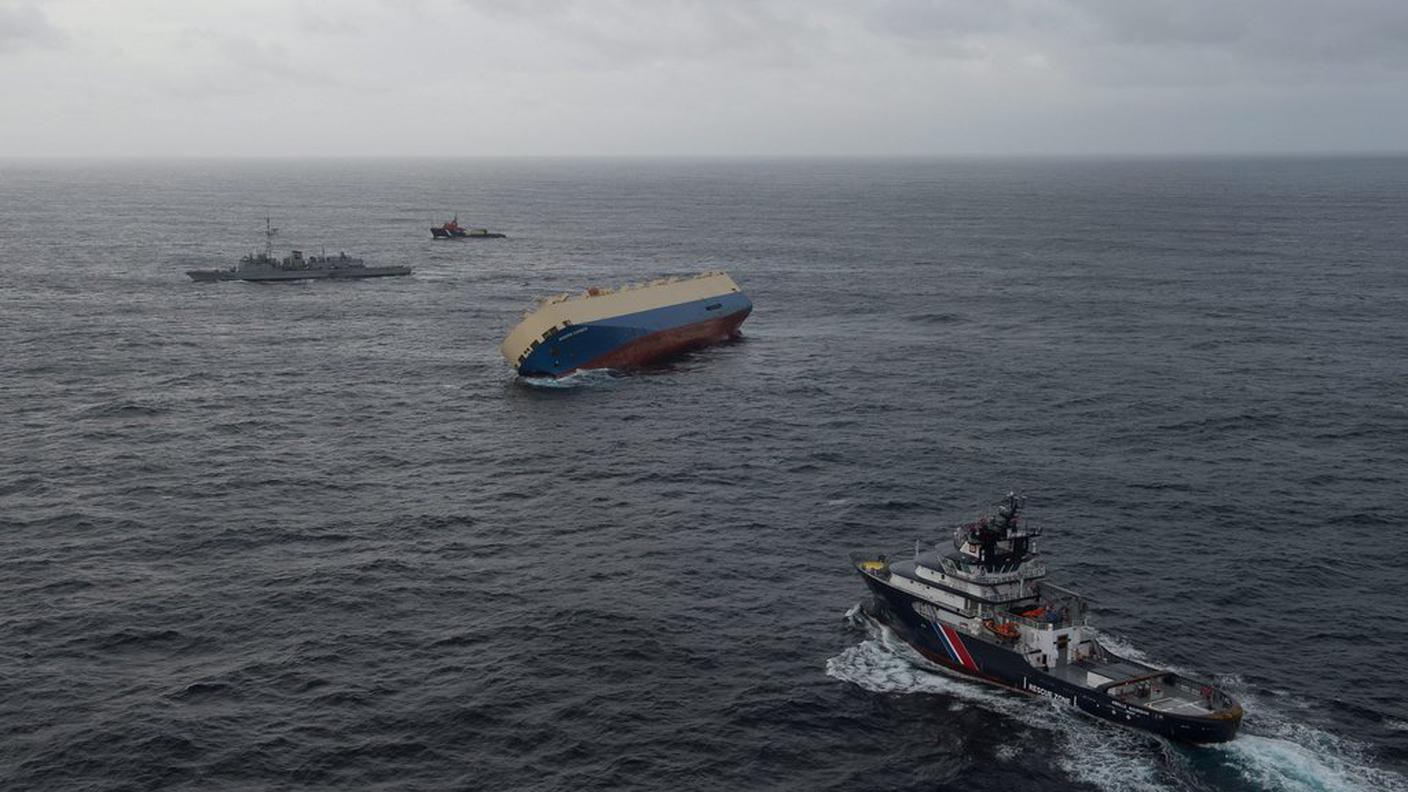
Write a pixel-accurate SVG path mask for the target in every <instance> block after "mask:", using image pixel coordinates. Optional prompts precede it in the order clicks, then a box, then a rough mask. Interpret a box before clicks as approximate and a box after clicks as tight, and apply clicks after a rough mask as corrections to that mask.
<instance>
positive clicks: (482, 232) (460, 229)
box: [430, 215, 508, 239]
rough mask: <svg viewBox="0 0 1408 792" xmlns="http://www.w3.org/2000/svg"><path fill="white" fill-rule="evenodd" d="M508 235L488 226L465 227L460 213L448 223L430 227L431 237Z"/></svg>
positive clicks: (496, 236) (499, 236)
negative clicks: (492, 229)
mask: <svg viewBox="0 0 1408 792" xmlns="http://www.w3.org/2000/svg"><path fill="white" fill-rule="evenodd" d="M507 236H508V234H500V233H499V232H497V231H490V230H489V229H487V228H465V227H464V226H462V225H460V216H459V215H455V217H454V219H453V220H451V221H450V222H448V223H444V224H443V225H438V226H431V227H430V238H431V239H503V238H504V237H507Z"/></svg>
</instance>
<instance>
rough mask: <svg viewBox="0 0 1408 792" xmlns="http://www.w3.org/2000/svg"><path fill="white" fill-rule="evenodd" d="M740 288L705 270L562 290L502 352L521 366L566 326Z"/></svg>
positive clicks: (521, 324)
mask: <svg viewBox="0 0 1408 792" xmlns="http://www.w3.org/2000/svg"><path fill="white" fill-rule="evenodd" d="M737 291H739V288H738V284H737V283H734V282H733V278H730V277H729V276H728V273H724V272H704V273H700V274H699V275H694V276H692V277H687V278H661V279H659V280H653V281H650V282H649V283H633V284H628V285H626V286H622V287H621V288H619V289H597V288H592V289H587V290H586V291H584V292H582V293H580V294H559V295H556V296H554V297H548V298H546V299H542V300H539V301H538V304H537V306H536V307H534V308H533V310H531V311H529V312H527V313H526V314H524V315H523V321H521V322H519V323H518V326H517V327H514V328H513V330H512V331H510V332H509V334H508V338H506V339H504V342H503V344H502V345H500V346H499V351H500V352H502V353H503V356H504V359H505V360H507V361H508V362H509V365H510V366H515V367H516V366H517V365H518V361H519V359H520V358H522V357H523V356H524V355H527V354H528V353H529V352H530V351H532V346H533V344H534V342H541V341H546V340H547V339H548V338H551V337H552V334H553V333H556V332H557V331H559V330H561V329H562V328H564V327H568V326H570V325H576V324H585V323H587V322H595V321H598V320H601V319H608V318H610V317H613V316H624V315H626V314H633V313H640V312H641V311H650V310H654V309H656V308H664V307H666V306H670V305H679V304H681V303H687V302H693V301H695V300H704V299H708V298H710V297H717V296H719V295H721V294H730V293H733V292H737Z"/></svg>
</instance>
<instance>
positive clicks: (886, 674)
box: [826, 606, 1408, 792]
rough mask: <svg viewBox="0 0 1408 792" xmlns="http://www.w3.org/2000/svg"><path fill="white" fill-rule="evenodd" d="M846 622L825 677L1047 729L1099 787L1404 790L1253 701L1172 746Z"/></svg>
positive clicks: (1065, 757)
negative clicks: (1220, 730) (1195, 740)
mask: <svg viewBox="0 0 1408 792" xmlns="http://www.w3.org/2000/svg"><path fill="white" fill-rule="evenodd" d="M846 618H847V619H848V620H849V621H850V622H851V623H852V624H855V625H856V626H857V627H859V628H861V629H863V630H864V631H865V633H866V638H865V640H863V641H861V642H860V643H859V644H857V645H855V646H851V647H849V648H847V649H846V650H844V651H842V652H841V653H840V654H838V655H836V656H835V657H832V658H830V659H829V660H827V661H826V673H827V675H828V676H831V677H833V678H835V679H838V680H841V681H843V682H849V683H851V684H853V685H856V686H858V687H860V688H863V689H865V690H868V691H871V692H874V693H892V694H921V695H924V694H927V695H934V696H941V697H945V698H947V699H949V700H950V701H949V702H947V706H948V707H949V708H950V709H958V708H961V707H963V706H975V707H981V708H983V709H985V710H987V711H989V712H993V713H996V714H999V715H1002V716H1004V717H1008V718H1011V719H1013V720H1015V721H1017V722H1018V723H1020V724H1022V725H1024V726H1028V727H1032V728H1036V729H1040V730H1043V731H1048V732H1051V733H1053V734H1055V735H1056V736H1057V740H1058V743H1057V744H1058V745H1059V749H1060V750H1059V752H1058V755H1059V758H1058V765H1059V767H1060V768H1061V770H1062V771H1064V772H1065V773H1066V774H1067V775H1069V776H1070V777H1071V778H1072V780H1075V781H1078V782H1082V783H1085V784H1090V785H1091V786H1094V787H1096V788H1098V789H1102V790H1106V792H1148V791H1150V790H1206V789H1223V788H1228V787H1229V786H1231V787H1232V788H1240V789H1248V790H1265V792H1359V791H1360V790H1362V791H1363V792H1369V790H1375V791H1376V792H1377V790H1386V791H1388V792H1408V784H1406V783H1405V779H1403V778H1402V777H1401V776H1398V775H1396V774H1394V773H1391V772H1389V771H1386V770H1382V769H1379V768H1376V767H1374V766H1373V764H1372V759H1371V757H1369V756H1368V755H1367V752H1366V751H1365V750H1364V749H1363V748H1362V746H1356V745H1352V744H1350V743H1349V742H1348V741H1347V740H1343V739H1341V738H1338V737H1335V736H1333V735H1330V734H1328V733H1326V732H1323V731H1319V730H1317V729H1313V728H1310V727H1308V726H1305V725H1302V724H1296V723H1294V722H1293V721H1292V720H1291V719H1289V718H1283V717H1280V716H1278V715H1277V714H1276V713H1273V712H1268V711H1266V710H1265V709H1263V708H1262V707H1260V706H1257V702H1256V701H1255V700H1254V699H1253V700H1251V701H1250V702H1249V703H1250V704H1251V707H1249V721H1250V722H1249V724H1248V725H1249V726H1253V730H1252V731H1246V730H1244V731H1243V733H1242V735H1241V736H1239V737H1238V738H1237V739H1236V740H1233V741H1232V742H1230V743H1226V744H1223V745H1219V746H1208V747H1193V746H1183V745H1175V744H1173V743H1170V742H1168V741H1167V740H1163V739H1161V738H1158V737H1154V736H1152V735H1147V734H1144V733H1142V732H1135V731H1132V730H1129V729H1123V728H1120V727H1118V726H1113V725H1110V724H1106V723H1103V722H1100V721H1097V720H1096V719H1094V718H1091V717H1088V716H1085V715H1084V714H1082V713H1079V712H1076V711H1075V710H1072V709H1071V708H1069V707H1066V706H1063V705H1059V704H1055V703H1053V702H1050V701H1048V700H1046V699H1039V698H1034V697H1028V696H1024V695H1020V694H1017V693H1013V692H1008V691H1004V690H1001V689H999V688H995V687H992V686H989V685H985V684H983V683H980V682H977V681H973V680H969V679H966V678H963V677H960V676H958V675H956V674H954V673H952V672H950V671H948V669H945V668H943V667H942V666H938V665H936V664H934V663H932V662H930V661H928V660H927V659H925V658H924V657H923V656H922V655H920V654H919V653H918V652H916V651H915V650H914V649H913V648H912V647H910V646H909V645H908V644H907V643H905V642H904V640H903V639H901V638H900V637H899V636H898V635H896V634H895V633H894V632H893V631H892V630H890V629H889V628H888V627H886V626H885V625H883V624H880V623H879V622H877V621H875V620H874V619H872V618H870V617H869V616H867V615H866V614H865V613H864V612H862V610H861V609H860V606H855V607H853V608H851V610H850V611H848V612H847V614H846ZM1109 640H1110V637H1109V636H1102V637H1101V641H1102V642H1106V641H1109ZM1114 643H1121V642H1119V641H1118V639H1116V640H1115V641H1114ZM1121 648H1122V649H1128V648H1131V647H1125V646H1121ZM1130 654H1134V652H1130Z"/></svg>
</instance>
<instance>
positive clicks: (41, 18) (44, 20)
mask: <svg viewBox="0 0 1408 792" xmlns="http://www.w3.org/2000/svg"><path fill="white" fill-rule="evenodd" d="M64 39H65V37H64V34H63V31H61V30H59V29H58V28H57V27H55V26H54V25H53V23H51V22H50V21H49V17H48V16H47V15H46V14H45V13H44V12H43V11H41V10H40V9H39V7H38V6H36V5H35V4H34V3H15V4H10V5H0V53H5V52H13V51H16V50H19V49H23V48H25V47H42V48H56V47H59V46H61V45H62V44H63V43H64Z"/></svg>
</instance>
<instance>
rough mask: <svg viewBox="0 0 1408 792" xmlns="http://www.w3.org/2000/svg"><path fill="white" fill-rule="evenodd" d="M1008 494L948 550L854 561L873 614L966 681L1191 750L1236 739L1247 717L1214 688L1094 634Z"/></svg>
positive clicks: (1078, 600) (958, 533)
mask: <svg viewBox="0 0 1408 792" xmlns="http://www.w3.org/2000/svg"><path fill="white" fill-rule="evenodd" d="M1024 502H1025V498H1022V497H1019V496H1017V495H1015V494H1012V493H1009V494H1008V495H1007V497H1006V498H1004V499H1003V500H1002V501H1001V502H999V503H998V504H997V506H996V509H995V510H994V512H993V513H992V514H991V515H989V516H984V517H981V518H979V519H978V520H976V521H974V522H971V523H967V524H965V525H960V526H958V528H957V529H956V530H955V531H954V536H953V545H954V549H953V550H951V551H940V550H937V549H936V550H931V551H927V552H924V551H921V550H920V548H919V545H918V544H917V543H916V545H915V553H914V557H913V558H912V559H905V560H893V559H890V558H887V557H886V556H884V555H875V556H855V557H853V559H852V560H853V562H854V563H855V566H856V569H857V571H859V572H860V573H861V575H862V576H863V577H864V578H865V582H866V585H867V586H869V588H870V590H871V592H872V593H873V595H874V597H873V598H872V600H871V601H870V602H868V603H866V605H865V609H866V612H867V613H868V614H869V615H870V616H872V617H873V618H875V619H877V620H878V621H880V622H882V623H884V624H886V625H888V626H889V627H890V628H891V629H893V630H894V631H895V632H896V633H898V634H899V635H900V637H902V638H903V639H904V640H905V641H906V642H908V643H909V644H910V645H911V646H913V647H914V648H915V649H916V650H918V651H919V653H920V654H922V655H923V656H924V657H926V658H927V659H929V660H932V661H933V662H936V663H939V664H940V665H943V666H945V667H947V668H950V669H953V670H954V671H957V672H959V673H962V674H965V675H968V676H972V677H975V678H977V679H980V680H983V681H985V682H989V683H993V684H997V685H1002V686H1004V687H1009V688H1014V689H1016V690H1020V691H1023V692H1026V693H1031V694H1035V695H1040V696H1045V697H1048V698H1051V699H1054V700H1057V701H1062V702H1068V703H1069V704H1071V705H1072V706H1074V707H1076V708H1077V709H1079V710H1081V711H1083V712H1086V713H1089V714H1091V715H1095V716H1097V717H1100V718H1104V719H1106V720H1109V721H1113V722H1115V723H1119V724H1123V725H1125V726H1132V727H1135V728H1139V729H1144V730H1146V731H1150V732H1153V733H1155V734H1158V735H1161V736H1164V737H1169V738H1172V739H1175V740H1182V741H1186V742H1193V743H1213V742H1226V741H1228V740H1231V739H1232V738H1233V737H1235V736H1236V735H1237V728H1238V726H1240V725H1241V721H1242V707H1241V705H1240V704H1238V703H1237V702H1236V701H1235V700H1234V699H1233V698H1232V697H1231V696H1229V695H1228V694H1227V693H1225V692H1223V691H1221V690H1219V689H1217V688H1215V687H1213V686H1212V685H1209V684H1206V683H1203V682H1197V681H1194V680H1191V679H1188V678H1186V677H1184V676H1182V675H1180V674H1176V673H1173V672H1171V671H1164V670H1161V669H1157V668H1153V667H1151V666H1148V665H1145V664H1143V663H1139V662H1136V661H1133V660H1128V659H1125V658H1123V657H1119V656H1118V655H1115V654H1114V653H1112V652H1110V651H1109V650H1108V649H1106V648H1105V647H1104V646H1102V645H1101V644H1100V643H1099V641H1098V640H1096V636H1095V631H1094V630H1093V629H1092V628H1091V627H1089V626H1088V625H1087V624H1086V602H1085V600H1084V599H1083V598H1082V597H1081V596H1080V595H1078V594H1076V593H1075V592H1073V591H1069V590H1066V589H1063V588H1061V587H1059V586H1056V585H1053V584H1051V583H1047V582H1046V564H1045V562H1044V561H1042V560H1040V559H1038V558H1037V552H1036V549H1035V541H1036V539H1037V537H1039V536H1040V535H1041V529H1040V528H1033V527H1031V526H1029V525H1028V524H1027V522H1026V520H1025V519H1024V518H1023V517H1022V515H1021V510H1022V507H1023V505H1024Z"/></svg>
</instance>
